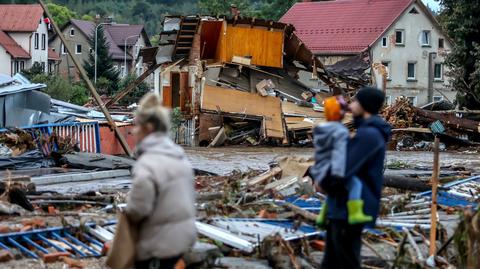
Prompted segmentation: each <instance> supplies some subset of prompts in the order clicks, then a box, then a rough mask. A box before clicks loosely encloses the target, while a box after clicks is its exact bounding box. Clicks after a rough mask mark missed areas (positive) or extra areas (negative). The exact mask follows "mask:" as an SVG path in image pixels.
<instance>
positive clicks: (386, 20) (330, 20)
mask: <svg viewBox="0 0 480 269" xmlns="http://www.w3.org/2000/svg"><path fill="white" fill-rule="evenodd" d="M413 2H415V0H336V1H325V2H303V3H297V4H295V5H294V6H293V7H292V8H291V9H290V10H289V11H287V13H286V14H285V15H284V16H283V17H282V18H281V19H280V21H281V22H284V23H290V24H293V25H294V26H295V29H296V34H297V35H298V37H300V39H301V40H302V41H303V42H304V43H305V45H306V46H307V47H308V48H309V49H310V50H312V51H313V53H315V54H342V53H343V54H348V53H359V52H362V51H364V50H366V49H367V48H368V47H369V46H370V45H372V44H373V43H374V42H375V41H376V40H378V39H379V38H380V36H381V35H382V34H383V33H384V32H385V31H386V30H387V29H388V28H389V27H390V25H392V24H393V23H394V22H395V21H396V19H397V18H398V17H399V16H400V15H401V14H402V13H403V12H404V11H405V10H406V8H408V7H409V6H410V5H411V4H412V3H413Z"/></svg>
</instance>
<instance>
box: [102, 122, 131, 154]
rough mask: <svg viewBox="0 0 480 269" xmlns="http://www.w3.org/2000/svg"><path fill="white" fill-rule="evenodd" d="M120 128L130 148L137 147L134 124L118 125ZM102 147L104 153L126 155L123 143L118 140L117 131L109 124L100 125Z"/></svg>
mask: <svg viewBox="0 0 480 269" xmlns="http://www.w3.org/2000/svg"><path fill="white" fill-rule="evenodd" d="M118 129H119V131H120V132H121V133H122V134H123V136H124V137H125V139H126V140H127V143H128V145H129V146H130V149H132V150H133V149H135V138H134V137H133V133H132V131H133V125H124V126H118ZM100 149H101V151H102V153H103V154H110V155H126V153H125V152H124V151H123V148H122V145H121V144H120V142H118V139H117V137H116V136H115V133H114V132H113V131H112V130H111V129H110V126H108V124H106V125H103V124H102V125H100Z"/></svg>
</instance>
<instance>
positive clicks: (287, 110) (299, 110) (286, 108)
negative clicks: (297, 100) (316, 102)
mask: <svg viewBox="0 0 480 269" xmlns="http://www.w3.org/2000/svg"><path fill="white" fill-rule="evenodd" d="M282 111H283V114H286V115H298V116H301V117H309V118H324V117H325V116H324V114H323V113H322V112H316V111H314V110H313V109H312V108H310V107H301V106H297V105H296V104H294V103H292V102H282Z"/></svg>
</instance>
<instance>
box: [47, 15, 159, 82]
mask: <svg viewBox="0 0 480 269" xmlns="http://www.w3.org/2000/svg"><path fill="white" fill-rule="evenodd" d="M100 27H104V34H105V37H106V39H107V42H108V45H109V53H110V55H111V57H112V59H113V61H114V65H115V67H116V68H118V70H120V76H121V77H124V76H125V75H126V74H128V73H135V74H137V75H140V74H142V73H143V71H144V64H143V61H142V59H141V57H140V58H139V57H138V56H139V52H140V49H141V48H143V47H149V46H150V41H149V38H148V35H147V33H146V32H145V29H144V27H143V25H128V24H111V25H102V26H100ZM95 28H96V24H95V23H94V22H91V21H83V20H75V19H72V20H70V22H69V23H67V24H66V25H64V26H63V27H62V29H61V30H62V34H63V35H64V36H65V38H66V40H67V42H69V43H70V44H69V45H70V46H71V48H72V49H73V50H74V52H75V56H76V57H77V58H78V59H80V61H81V62H85V61H88V58H89V55H90V54H93V53H94V49H95V48H92V47H90V43H89V39H90V37H91V36H92V35H94V34H95ZM49 45H50V47H51V48H53V50H55V51H57V52H59V53H60V58H61V63H60V65H59V73H60V74H61V75H63V76H65V77H68V76H74V77H77V78H78V74H77V72H76V68H75V66H74V64H73V61H72V59H71V57H69V56H68V54H67V50H66V49H65V47H64V45H63V44H62V42H61V40H60V38H59V37H58V36H54V37H53V38H52V39H51V40H50V42H49ZM125 63H126V65H125Z"/></svg>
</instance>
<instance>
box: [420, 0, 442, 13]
mask: <svg viewBox="0 0 480 269" xmlns="http://www.w3.org/2000/svg"><path fill="white" fill-rule="evenodd" d="M422 1H423V3H424V4H425V5H428V6H429V7H430V8H431V9H433V10H435V11H437V10H438V9H440V4H439V2H437V1H434V0H422Z"/></svg>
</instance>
